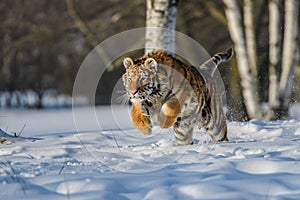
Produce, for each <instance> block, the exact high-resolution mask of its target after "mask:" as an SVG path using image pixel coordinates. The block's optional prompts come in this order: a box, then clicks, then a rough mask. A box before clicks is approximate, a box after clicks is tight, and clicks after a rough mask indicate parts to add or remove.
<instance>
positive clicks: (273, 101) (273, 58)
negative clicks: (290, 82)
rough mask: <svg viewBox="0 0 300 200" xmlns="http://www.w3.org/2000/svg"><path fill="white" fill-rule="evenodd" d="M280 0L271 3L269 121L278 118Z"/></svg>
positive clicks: (273, 0) (272, 0)
mask: <svg viewBox="0 0 300 200" xmlns="http://www.w3.org/2000/svg"><path fill="white" fill-rule="evenodd" d="M280 21H281V20H280V11H279V0H271V1H270V2H269V107H270V108H269V113H268V116H267V119H268V120H270V119H276V118H278V114H277V111H276V110H277V109H278V106H279V95H278V89H279V73H278V69H279V65H280V60H279V58H280V51H281V48H280V47H281V44H280V43H281V42H280V41H281V36H280V35H281V34H280Z"/></svg>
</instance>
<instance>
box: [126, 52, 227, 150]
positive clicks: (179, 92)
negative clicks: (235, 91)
mask: <svg viewBox="0 0 300 200" xmlns="http://www.w3.org/2000/svg"><path fill="white" fill-rule="evenodd" d="M232 54H233V50H232V48H230V49H228V50H227V51H226V52H220V53H217V54H215V55H214V56H213V57H212V58H210V59H209V60H207V61H206V62H205V63H204V64H202V65H201V66H200V68H199V69H196V67H194V66H190V65H187V64H185V63H183V62H181V61H180V60H179V59H177V58H175V57H173V56H171V55H169V54H167V53H165V52H163V51H156V52H152V53H149V54H146V55H144V56H143V57H141V58H139V59H137V60H135V61H133V60H132V59H131V58H125V59H124V61H123V65H124V66H125V68H126V72H125V73H124V75H123V76H122V80H123V84H124V86H125V88H126V92H127V95H128V97H129V99H130V101H131V103H132V110H131V114H130V115H131V120H132V123H133V125H134V127H135V128H136V129H137V130H139V131H140V132H142V133H143V134H151V131H152V126H153V125H159V126H160V127H161V128H169V127H171V126H173V129H174V135H175V138H176V141H177V144H178V145H189V144H193V129H194V126H195V125H198V126H199V127H204V128H205V129H206V131H207V132H208V133H209V135H210V136H211V137H212V139H213V140H214V141H216V142H219V141H228V139H227V126H226V118H225V115H224V112H223V105H222V100H221V98H220V96H218V95H219V94H218V93H217V92H215V90H216V87H218V85H216V84H215V81H207V80H206V79H207V78H206V79H205V78H204V76H202V75H203V74H202V75H201V74H200V72H199V70H200V69H202V71H203V69H204V70H205V69H211V68H217V67H218V65H219V64H221V63H222V62H224V61H227V60H229V59H230V58H231V57H232Z"/></svg>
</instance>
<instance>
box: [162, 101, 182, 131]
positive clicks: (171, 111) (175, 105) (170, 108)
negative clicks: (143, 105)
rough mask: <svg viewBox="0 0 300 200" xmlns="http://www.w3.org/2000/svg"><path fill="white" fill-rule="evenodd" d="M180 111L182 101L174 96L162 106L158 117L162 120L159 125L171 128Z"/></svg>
mask: <svg viewBox="0 0 300 200" xmlns="http://www.w3.org/2000/svg"><path fill="white" fill-rule="evenodd" d="M180 113H181V109H180V103H179V101H178V99H176V98H174V99H172V100H171V101H170V102H168V103H167V104H164V105H163V106H162V108H161V112H160V115H159V117H158V119H159V122H160V124H159V126H160V127H161V128H169V127H171V126H173V124H174V123H175V121H176V119H177V117H178V116H179V115H180Z"/></svg>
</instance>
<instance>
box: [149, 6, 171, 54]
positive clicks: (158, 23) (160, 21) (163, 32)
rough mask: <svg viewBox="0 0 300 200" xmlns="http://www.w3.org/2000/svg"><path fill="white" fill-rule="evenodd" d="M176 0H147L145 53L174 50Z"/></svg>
mask: <svg viewBox="0 0 300 200" xmlns="http://www.w3.org/2000/svg"><path fill="white" fill-rule="evenodd" d="M176 12H177V0H147V14H146V15H147V19H146V27H147V28H146V36H145V37H146V41H145V53H149V52H151V51H154V50H159V49H162V50H165V51H168V52H170V53H174V52H175V26H176Z"/></svg>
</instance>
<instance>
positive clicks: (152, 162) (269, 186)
mask: <svg viewBox="0 0 300 200" xmlns="http://www.w3.org/2000/svg"><path fill="white" fill-rule="evenodd" d="M96 112H97V116H98V121H99V122H100V124H101V128H102V129H98V130H97V129H96V127H89V126H87V127H89V128H90V129H89V130H86V131H81V132H79V133H77V132H76V128H75V125H74V121H73V117H72V113H71V111H70V110H57V111H44V112H39V111H31V112H28V111H20V110H15V111H9V110H7V111H3V112H1V115H3V116H6V117H3V118H2V119H1V123H0V128H1V129H2V132H1V133H0V134H2V135H0V136H1V137H2V136H3V134H4V133H5V132H8V133H10V132H18V131H19V130H20V129H21V128H22V127H23V126H24V123H25V122H26V127H25V129H24V131H23V132H22V134H21V137H20V138H14V137H9V139H10V141H11V143H3V144H0V185H1V186H0V199H1V200H2V199H43V198H45V197H47V198H48V199H95V200H96V199H299V198H300V181H299V180H300V163H299V160H300V148H299V147H300V146H299V142H300V122H299V121H297V120H288V121H271V122H262V121H259V120H251V121H249V122H228V131H229V139H230V142H228V143H213V142H212V141H211V140H210V138H209V136H208V135H207V134H206V133H205V131H204V130H202V129H201V130H197V129H195V132H194V133H195V134H194V136H195V139H194V143H195V144H194V145H190V146H176V145H175V140H174V137H173V134H172V129H167V130H161V129H159V128H157V127H155V128H154V131H153V132H154V133H153V135H151V136H142V135H141V134H139V133H138V132H137V131H136V130H135V129H133V128H132V125H131V123H130V120H129V119H128V118H126V116H128V115H127V114H128V110H127V109H123V108H120V109H117V111H116V112H117V113H116V115H115V116H119V117H120V118H122V119H117V120H115V118H114V116H113V115H112V114H111V113H110V109H109V108H107V107H99V108H97V109H96ZM80 113H82V115H84V114H85V113H86V110H85V109H84V108H82V109H81V110H80ZM116 121H117V124H116ZM86 123H87V124H88V123H89V120H88V119H87V120H86ZM120 124H121V125H120ZM5 137H7V135H5Z"/></svg>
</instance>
